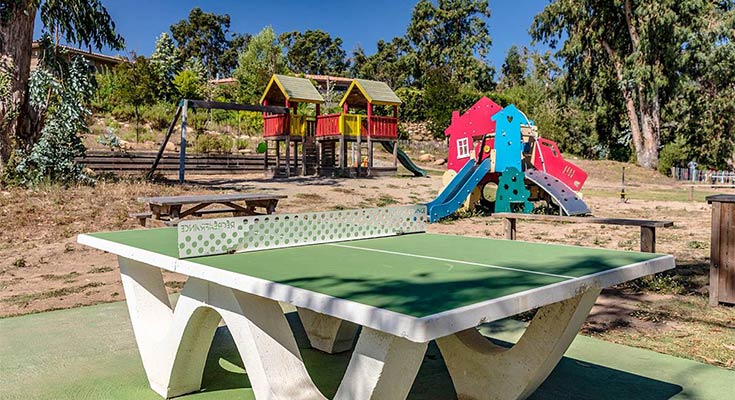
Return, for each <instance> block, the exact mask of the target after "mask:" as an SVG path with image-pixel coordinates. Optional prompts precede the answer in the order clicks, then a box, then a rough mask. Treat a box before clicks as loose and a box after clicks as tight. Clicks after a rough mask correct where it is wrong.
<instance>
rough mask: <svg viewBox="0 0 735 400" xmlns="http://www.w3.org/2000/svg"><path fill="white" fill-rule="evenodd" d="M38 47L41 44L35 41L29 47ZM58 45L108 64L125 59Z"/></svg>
mask: <svg viewBox="0 0 735 400" xmlns="http://www.w3.org/2000/svg"><path fill="white" fill-rule="evenodd" d="M40 47H41V44H40V43H39V42H37V41H36V42H33V43H32V44H31V48H32V49H33V50H38V49H39V48H40ZM59 47H60V48H63V49H65V50H67V51H69V52H70V53H73V54H79V55H80V56H83V57H85V58H87V59H91V60H95V61H99V62H104V63H109V64H119V63H121V62H123V61H125V59H124V58H122V57H121V56H108V55H106V54H100V53H95V52H92V51H86V50H82V49H77V48H75V47H71V46H65V45H63V44H60V45H59Z"/></svg>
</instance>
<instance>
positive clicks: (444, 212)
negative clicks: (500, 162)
mask: <svg viewBox="0 0 735 400" xmlns="http://www.w3.org/2000/svg"><path fill="white" fill-rule="evenodd" d="M490 165H491V164H490V159H485V160H484V161H482V162H481V163H480V164H476V163H475V162H474V161H470V162H468V163H466V164H465V166H464V167H462V169H461V170H459V172H458V173H457V175H456V176H455V177H454V179H452V181H451V182H450V183H449V185H447V187H446V188H444V190H443V191H442V192H441V193H440V194H439V196H437V198H436V199H434V200H433V201H431V202H430V203H428V204H426V207H427V210H428V213H429V221H430V222H432V223H433V222H437V221H439V220H440V219H442V218H444V217H446V216H448V215H450V214H452V213H453V212H455V211H457V210H458V209H459V208H460V207H461V206H462V204H463V203H464V201H465V199H466V198H467V196H469V194H470V193H471V192H472V190H474V189H475V187H477V185H478V184H479V183H480V181H481V180H482V179H483V178H484V177H485V175H487V173H488V172H489V171H490Z"/></svg>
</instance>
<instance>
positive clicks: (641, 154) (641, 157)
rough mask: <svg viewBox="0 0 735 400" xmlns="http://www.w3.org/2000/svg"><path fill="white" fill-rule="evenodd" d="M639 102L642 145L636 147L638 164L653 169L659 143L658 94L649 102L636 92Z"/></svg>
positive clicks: (659, 116) (659, 111) (659, 114)
mask: <svg viewBox="0 0 735 400" xmlns="http://www.w3.org/2000/svg"><path fill="white" fill-rule="evenodd" d="M638 96H639V103H640V107H639V108H640V115H641V122H642V123H641V125H642V128H643V129H642V133H643V146H642V147H641V148H640V149H637V150H638V151H637V153H638V155H637V156H638V165H640V166H642V167H645V168H652V169H655V168H656V167H658V146H659V145H660V143H661V110H660V106H659V99H658V95H654V96H653V99H652V100H651V101H650V103H649V102H647V101H646V100H645V98H644V97H643V94H642V93H639V94H638Z"/></svg>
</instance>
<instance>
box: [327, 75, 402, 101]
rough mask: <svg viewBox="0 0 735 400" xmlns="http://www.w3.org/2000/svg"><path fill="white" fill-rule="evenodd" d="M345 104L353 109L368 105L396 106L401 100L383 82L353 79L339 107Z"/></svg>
mask: <svg viewBox="0 0 735 400" xmlns="http://www.w3.org/2000/svg"><path fill="white" fill-rule="evenodd" d="M345 102H347V104H349V105H350V106H353V107H367V104H368V103H369V104H379V105H384V106H398V105H400V104H401V99H399V98H398V96H396V94H395V93H394V92H393V90H392V89H391V88H390V86H388V85H387V84H386V83H385V82H378V81H370V80H367V79H353V81H352V84H351V85H350V87H349V88H348V89H347V92H345V95H344V97H342V101H340V102H339V105H340V106H342V105H343V104H344V103H345Z"/></svg>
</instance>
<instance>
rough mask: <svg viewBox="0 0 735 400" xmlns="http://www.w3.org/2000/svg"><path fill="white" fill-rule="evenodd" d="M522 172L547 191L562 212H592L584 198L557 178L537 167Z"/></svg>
mask: <svg viewBox="0 0 735 400" xmlns="http://www.w3.org/2000/svg"><path fill="white" fill-rule="evenodd" d="M524 172H525V174H526V179H528V180H530V181H531V182H533V183H535V184H536V186H538V187H539V188H541V189H542V190H543V191H545V192H546V193H548V194H549V195H550V196H551V197H552V198H553V199H554V201H555V202H556V203H557V204H559V207H561V209H562V211H563V212H564V214H566V215H570V216H574V215H587V214H591V213H592V211H590V208H589V207H588V206H587V204H586V203H585V202H584V200H582V198H581V197H579V195H578V194H577V193H576V192H574V190H572V189H571V188H570V187H569V186H567V185H566V184H565V183H564V182H562V181H561V180H559V178H556V177H554V176H553V175H549V174H547V173H545V172H543V171H540V170H537V169H532V170H526V171H524Z"/></svg>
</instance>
